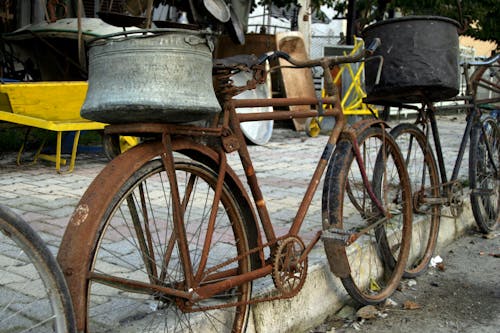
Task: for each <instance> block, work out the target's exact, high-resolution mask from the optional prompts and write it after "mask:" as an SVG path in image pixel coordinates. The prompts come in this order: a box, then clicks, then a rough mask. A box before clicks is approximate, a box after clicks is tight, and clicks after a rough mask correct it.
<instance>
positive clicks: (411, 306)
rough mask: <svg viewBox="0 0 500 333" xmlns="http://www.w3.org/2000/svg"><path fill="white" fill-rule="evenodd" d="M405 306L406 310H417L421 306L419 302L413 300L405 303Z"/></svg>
mask: <svg viewBox="0 0 500 333" xmlns="http://www.w3.org/2000/svg"><path fill="white" fill-rule="evenodd" d="M403 308H404V309H405V310H417V309H420V308H421V306H420V304H418V303H415V302H412V301H406V302H405V303H404V305H403Z"/></svg>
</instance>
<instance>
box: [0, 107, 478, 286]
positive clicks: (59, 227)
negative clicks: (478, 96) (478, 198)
mask: <svg viewBox="0 0 500 333" xmlns="http://www.w3.org/2000/svg"><path fill="white" fill-rule="evenodd" d="M463 118H464V117H463V116H460V115H459V116H456V117H450V116H447V117H440V118H439V119H438V126H439V129H440V134H441V140H442V144H443V147H444V151H445V154H444V155H445V159H446V162H445V163H446V166H447V167H448V168H450V170H449V171H448V174H450V173H451V167H452V165H453V163H454V159H455V157H456V152H457V151H458V146H459V144H460V138H461V134H462V132H463V128H464V125H465V121H464V119H463ZM393 125H395V124H393ZM326 140H327V137H326V136H319V137H317V138H308V137H307V136H306V135H305V134H304V133H299V132H295V131H293V130H290V129H285V128H275V129H274V132H273V136H272V139H271V141H270V142H269V143H267V144H266V145H263V146H250V147H249V150H250V154H251V157H252V160H253V162H254V168H255V170H256V172H257V177H258V179H259V183H260V185H261V188H262V192H263V194H264V198H265V199H266V203H267V205H268V209H269V212H270V215H271V218H272V221H273V225H274V226H275V228H276V233H277V234H278V235H281V234H284V233H285V232H286V231H287V230H288V228H289V226H290V224H291V222H292V220H293V218H294V217H295V213H296V210H297V207H298V206H299V204H300V201H301V199H302V196H303V194H304V192H305V189H306V186H307V184H308V180H309V178H310V177H311V175H312V173H313V171H314V168H315V165H316V163H317V161H318V159H319V157H320V155H321V153H322V151H323V147H324V144H325V143H326ZM467 157H468V156H467V154H466V156H465V159H464V161H463V163H462V168H461V171H460V178H466V177H467V166H468V160H467ZM228 159H229V163H230V165H231V166H232V167H233V168H234V169H235V170H236V172H237V173H238V174H239V175H242V174H243V171H242V168H241V167H240V166H239V165H238V164H237V156H236V154H232V155H230V156H229V158H228ZM106 163H107V159H106V158H105V157H104V154H80V155H78V158H77V162H76V167H75V170H74V171H73V173H70V174H58V173H57V172H56V171H55V168H54V165H53V164H52V163H45V162H38V163H37V164H33V165H30V164H24V165H22V166H17V165H16V163H15V154H13V153H7V154H5V153H0V189H1V191H0V202H1V203H2V204H4V205H7V206H9V207H10V208H12V209H13V210H14V211H15V212H17V213H18V214H19V215H21V216H22V217H23V218H24V219H25V220H26V221H27V222H28V223H29V224H30V225H31V226H32V227H33V228H34V229H35V230H36V231H37V232H38V233H39V234H40V235H41V237H42V238H43V239H44V240H45V241H46V242H47V244H48V246H49V247H50V249H51V251H52V252H53V253H54V254H56V253H57V250H58V247H59V244H60V241H61V237H62V235H63V233H64V230H65V227H66V224H67V222H68V221H69V217H70V215H71V214H72V212H73V210H74V208H75V207H76V205H77V203H78V200H79V199H80V197H81V196H82V194H83V193H84V192H85V190H86V188H87V187H88V185H89V184H90V182H91V181H92V180H93V178H94V177H95V176H96V175H97V174H98V173H99V171H100V170H101V169H102V168H103V167H104V166H105V164H106ZM243 183H246V182H245V181H244V182H243ZM321 190H322V185H321V184H320V186H319V187H318V191H317V193H316V195H315V197H314V199H313V201H312V205H311V207H310V208H309V211H308V214H307V216H306V219H305V222H304V225H303V228H302V230H301V232H300V233H299V235H300V236H301V237H303V238H304V239H305V240H307V239H310V238H311V237H312V235H314V234H315V232H316V231H317V230H319V229H321ZM306 243H307V241H306ZM309 260H310V264H314V263H323V264H324V262H325V261H326V260H325V257H324V251H323V249H322V245H321V243H319V244H318V245H317V246H316V248H315V249H314V250H313V251H312V252H311V256H310V259H309ZM267 283H268V281H267V282H262V283H261V287H262V288H265V287H266V284H267ZM257 285H259V284H257Z"/></svg>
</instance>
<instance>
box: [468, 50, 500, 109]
mask: <svg viewBox="0 0 500 333" xmlns="http://www.w3.org/2000/svg"><path fill="white" fill-rule="evenodd" d="M488 71H489V73H488ZM470 80H471V84H472V87H471V88H472V97H473V99H474V105H475V106H476V107H478V108H482V109H498V108H499V107H500V101H496V102H494V103H493V104H480V103H479V102H480V101H481V100H482V98H481V97H482V96H480V95H481V94H480V92H481V91H480V90H479V88H481V89H483V92H487V95H489V96H488V97H485V98H486V99H489V98H493V96H494V97H495V98H497V97H500V93H499V86H500V60H497V62H496V64H495V63H493V64H491V65H482V66H478V67H477V68H476V69H475V70H474V72H473V73H472V75H471V76H470ZM491 94H493V96H492V95H491ZM490 102H491V101H490Z"/></svg>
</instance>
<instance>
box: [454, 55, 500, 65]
mask: <svg viewBox="0 0 500 333" xmlns="http://www.w3.org/2000/svg"><path fill="white" fill-rule="evenodd" d="M498 60H500V53H497V54H495V55H493V56H491V57H489V58H488V59H486V60H484V61H471V62H464V63H463V64H464V65H465V64H466V65H469V66H488V65H491V64H493V63H495V62H496V61H498Z"/></svg>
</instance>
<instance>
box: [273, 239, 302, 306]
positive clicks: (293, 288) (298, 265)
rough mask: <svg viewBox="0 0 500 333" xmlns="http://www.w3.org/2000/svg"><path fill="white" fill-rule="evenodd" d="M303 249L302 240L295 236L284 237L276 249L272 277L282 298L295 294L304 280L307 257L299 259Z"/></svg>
mask: <svg viewBox="0 0 500 333" xmlns="http://www.w3.org/2000/svg"><path fill="white" fill-rule="evenodd" d="M304 249H305V246H304V242H302V240H301V239H300V238H299V237H296V236H290V237H287V238H285V239H284V240H282V241H281V242H280V244H279V246H278V248H277V249H276V254H275V256H274V263H273V273H272V277H273V282H274V285H275V286H276V288H277V289H278V290H279V291H280V292H281V294H282V297H284V298H288V297H293V296H295V295H296V294H297V293H298V292H299V291H300V290H301V289H302V286H303V285H304V282H305V281H306V276H307V257H305V259H304V260H300V256H301V255H302V253H303V252H304Z"/></svg>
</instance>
